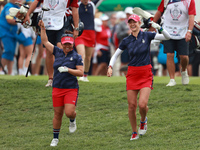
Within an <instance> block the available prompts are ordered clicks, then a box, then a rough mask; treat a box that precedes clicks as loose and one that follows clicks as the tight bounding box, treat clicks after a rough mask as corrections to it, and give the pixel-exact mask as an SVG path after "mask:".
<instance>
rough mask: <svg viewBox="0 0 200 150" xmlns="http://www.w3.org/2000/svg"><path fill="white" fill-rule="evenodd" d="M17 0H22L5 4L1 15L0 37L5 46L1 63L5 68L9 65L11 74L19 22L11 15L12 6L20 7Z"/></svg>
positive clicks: (12, 0)
mask: <svg viewBox="0 0 200 150" xmlns="http://www.w3.org/2000/svg"><path fill="white" fill-rule="evenodd" d="M15 2H20V1H18V0H10V2H9V3H7V4H6V5H5V6H4V8H3V10H2V12H1V15H0V31H1V32H0V39H1V40H2V43H3V46H4V52H3V54H2V59H1V63H2V66H3V68H5V66H7V69H8V74H9V75H11V74H12V67H13V60H14V55H15V49H16V44H17V39H16V35H17V24H16V22H15V18H14V17H11V16H10V15H9V14H10V12H9V9H10V8H13V7H14V8H19V7H18V6H17V5H16V4H15Z"/></svg>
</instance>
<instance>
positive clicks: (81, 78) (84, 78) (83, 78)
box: [78, 77, 89, 82]
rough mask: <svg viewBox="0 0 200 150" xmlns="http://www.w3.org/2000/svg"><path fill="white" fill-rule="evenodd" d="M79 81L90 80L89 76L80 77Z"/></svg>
mask: <svg viewBox="0 0 200 150" xmlns="http://www.w3.org/2000/svg"><path fill="white" fill-rule="evenodd" d="M78 81H83V82H89V80H88V78H87V77H80V78H79V79H78Z"/></svg>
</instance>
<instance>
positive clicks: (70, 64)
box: [39, 20, 83, 146]
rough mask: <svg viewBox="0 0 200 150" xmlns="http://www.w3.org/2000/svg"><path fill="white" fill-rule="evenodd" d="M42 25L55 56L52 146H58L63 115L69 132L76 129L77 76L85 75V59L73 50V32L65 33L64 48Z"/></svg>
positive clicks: (42, 32) (42, 33) (45, 38)
mask: <svg viewBox="0 0 200 150" xmlns="http://www.w3.org/2000/svg"><path fill="white" fill-rule="evenodd" d="M39 26H40V27H41V40H42V43H43V44H44V45H45V47H46V48H47V50H48V51H49V52H51V53H52V54H53V55H54V56H55V62H54V65H53V67H54V78H53V91H52V99H53V107H54V118H53V140H52V141H51V144H50V146H57V144H58V141H59V140H58V137H59V132H60V128H61V123H62V116H63V113H64V112H65V115H66V116H67V117H68V118H69V119H70V125H69V132H71V133H73V132H75V131H76V129H77V127H76V120H75V118H76V111H75V109H76V105H77V100H78V89H79V86H78V81H77V78H76V76H82V75H83V61H82V59H81V56H80V55H78V54H77V52H76V51H75V50H73V45H74V38H73V35H72V34H63V35H62V37H61V44H62V47H63V49H60V48H59V47H57V46H54V45H53V44H52V43H50V42H49V41H48V38H47V35H46V30H45V26H44V23H43V21H41V20H40V21H39Z"/></svg>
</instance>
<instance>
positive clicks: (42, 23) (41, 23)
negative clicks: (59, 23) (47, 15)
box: [38, 20, 45, 29]
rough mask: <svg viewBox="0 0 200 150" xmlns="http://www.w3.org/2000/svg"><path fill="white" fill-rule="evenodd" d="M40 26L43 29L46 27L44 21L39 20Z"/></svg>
mask: <svg viewBox="0 0 200 150" xmlns="http://www.w3.org/2000/svg"><path fill="white" fill-rule="evenodd" d="M38 26H40V28H41V29H45V26H44V22H43V21H42V20H39V22H38Z"/></svg>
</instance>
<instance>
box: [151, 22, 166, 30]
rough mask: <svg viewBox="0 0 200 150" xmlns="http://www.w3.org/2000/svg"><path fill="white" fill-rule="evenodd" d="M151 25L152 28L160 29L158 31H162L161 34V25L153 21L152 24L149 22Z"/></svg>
mask: <svg viewBox="0 0 200 150" xmlns="http://www.w3.org/2000/svg"><path fill="white" fill-rule="evenodd" d="M149 23H150V24H151V26H152V27H153V28H155V29H158V31H160V32H162V30H163V29H162V27H161V26H160V25H159V24H157V23H155V22H153V21H151V22H149Z"/></svg>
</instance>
